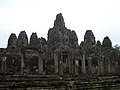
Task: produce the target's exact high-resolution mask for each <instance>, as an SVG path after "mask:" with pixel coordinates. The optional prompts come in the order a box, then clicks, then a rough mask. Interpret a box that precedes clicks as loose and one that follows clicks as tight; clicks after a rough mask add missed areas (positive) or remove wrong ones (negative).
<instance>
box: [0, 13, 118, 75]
mask: <svg viewBox="0 0 120 90" xmlns="http://www.w3.org/2000/svg"><path fill="white" fill-rule="evenodd" d="M0 72H1V73H12V74H13V75H60V76H62V75H81V74H85V75H89V74H90V75H92V74H93V75H94V74H95V75H106V74H113V75H116V74H119V73H120V52H119V51H118V50H116V49H114V48H113V47H112V42H111V40H110V38H109V37H108V36H106V37H105V38H104V39H103V41H102V42H100V41H99V40H98V41H96V40H95V36H94V34H93V32H92V30H87V31H86V32H85V35H84V41H82V42H81V43H80V44H78V37H77V34H76V32H75V31H74V30H70V29H67V27H66V26H65V22H64V19H63V16H62V14H61V13H60V14H57V15H56V19H55V21H54V26H53V28H50V29H49V30H48V37H47V40H46V39H45V38H43V37H41V38H38V36H37V33H32V35H31V37H30V40H29V41H28V36H27V33H26V32H25V31H21V32H20V34H19V35H18V37H17V36H16V34H14V33H12V34H11V35H10V37H9V39H8V44H7V48H0Z"/></svg>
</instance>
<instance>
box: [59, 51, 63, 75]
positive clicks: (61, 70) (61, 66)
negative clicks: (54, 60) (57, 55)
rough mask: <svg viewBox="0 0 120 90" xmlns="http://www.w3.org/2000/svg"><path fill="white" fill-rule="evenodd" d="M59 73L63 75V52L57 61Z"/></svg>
mask: <svg viewBox="0 0 120 90" xmlns="http://www.w3.org/2000/svg"><path fill="white" fill-rule="evenodd" d="M59 69H60V70H59V74H60V75H63V54H62V53H61V59H60V62H59Z"/></svg>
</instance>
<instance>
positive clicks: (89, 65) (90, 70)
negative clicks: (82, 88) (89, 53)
mask: <svg viewBox="0 0 120 90" xmlns="http://www.w3.org/2000/svg"><path fill="white" fill-rule="evenodd" d="M91 60H92V58H91V57H89V58H88V67H89V68H88V69H89V70H88V71H89V74H92V61H91Z"/></svg>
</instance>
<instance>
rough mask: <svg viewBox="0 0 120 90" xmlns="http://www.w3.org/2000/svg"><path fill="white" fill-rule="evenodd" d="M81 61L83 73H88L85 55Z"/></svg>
mask: <svg viewBox="0 0 120 90" xmlns="http://www.w3.org/2000/svg"><path fill="white" fill-rule="evenodd" d="M81 62H82V73H83V74H86V67H85V55H83V58H82V60H81Z"/></svg>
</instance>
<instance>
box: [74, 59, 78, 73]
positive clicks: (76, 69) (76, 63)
mask: <svg viewBox="0 0 120 90" xmlns="http://www.w3.org/2000/svg"><path fill="white" fill-rule="evenodd" d="M78 67H79V63H78V60H75V75H79V72H78Z"/></svg>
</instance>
